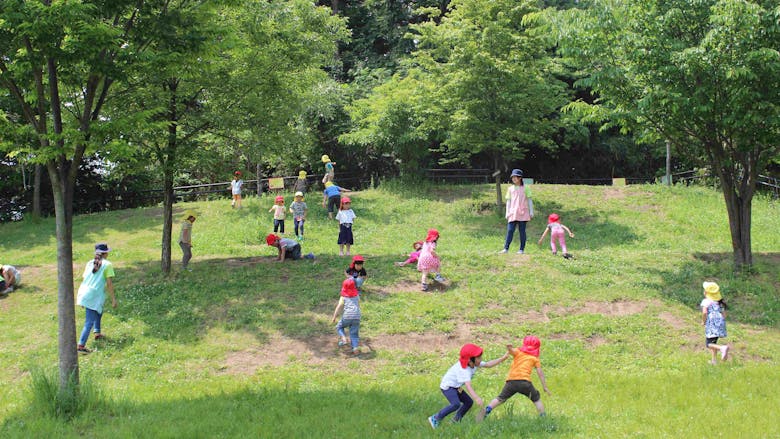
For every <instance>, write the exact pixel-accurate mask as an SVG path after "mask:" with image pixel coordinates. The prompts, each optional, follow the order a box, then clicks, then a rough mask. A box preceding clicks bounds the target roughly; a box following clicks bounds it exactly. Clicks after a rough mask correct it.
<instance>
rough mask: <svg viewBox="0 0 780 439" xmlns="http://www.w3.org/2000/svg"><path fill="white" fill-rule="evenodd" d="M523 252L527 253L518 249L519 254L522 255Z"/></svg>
mask: <svg viewBox="0 0 780 439" xmlns="http://www.w3.org/2000/svg"><path fill="white" fill-rule="evenodd" d="M523 253H525V252H524V251H522V250H518V251H517V254H518V255H522V254H523Z"/></svg>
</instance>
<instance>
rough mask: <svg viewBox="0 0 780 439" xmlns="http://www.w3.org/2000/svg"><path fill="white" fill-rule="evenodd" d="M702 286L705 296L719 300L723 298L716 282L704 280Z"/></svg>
mask: <svg viewBox="0 0 780 439" xmlns="http://www.w3.org/2000/svg"><path fill="white" fill-rule="evenodd" d="M701 286H702V287H703V288H704V296H705V297H707V298H708V299H710V300H714V301H716V302H717V301H718V300H721V299H722V298H723V297H722V296H721V295H720V287H719V286H718V284H716V283H715V282H704V283H703V284H701Z"/></svg>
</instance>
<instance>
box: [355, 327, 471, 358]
mask: <svg viewBox="0 0 780 439" xmlns="http://www.w3.org/2000/svg"><path fill="white" fill-rule="evenodd" d="M472 326H473V325H466V324H460V325H458V326H456V327H455V329H454V330H453V331H452V332H449V333H440V332H437V333H432V332H423V333H414V332H411V333H406V334H383V335H378V336H375V337H371V338H370V339H366V344H367V345H369V346H370V348H371V349H372V350H380V349H381V350H390V351H407V352H415V351H426V352H428V351H436V352H451V351H452V350H458V349H460V347H461V346H463V345H464V344H465V343H480V342H482V341H483V340H482V338H481V337H480V336H479V334H474V333H473V331H472Z"/></svg>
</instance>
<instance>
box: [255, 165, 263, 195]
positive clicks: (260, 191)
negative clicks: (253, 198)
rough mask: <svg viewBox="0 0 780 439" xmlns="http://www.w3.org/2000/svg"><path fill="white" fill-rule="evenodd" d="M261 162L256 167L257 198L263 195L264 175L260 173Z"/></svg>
mask: <svg viewBox="0 0 780 439" xmlns="http://www.w3.org/2000/svg"><path fill="white" fill-rule="evenodd" d="M260 172H261V171H260V163H258V164H257V168H256V174H257V198H260V197H261V196H263V182H262V179H263V175H262V174H261V173H260Z"/></svg>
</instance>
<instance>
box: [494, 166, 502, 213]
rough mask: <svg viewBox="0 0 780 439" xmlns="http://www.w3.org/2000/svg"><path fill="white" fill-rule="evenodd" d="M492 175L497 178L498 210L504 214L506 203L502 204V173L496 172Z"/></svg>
mask: <svg viewBox="0 0 780 439" xmlns="http://www.w3.org/2000/svg"><path fill="white" fill-rule="evenodd" d="M492 175H493V177H495V178H496V208H497V209H499V211H500V212H503V211H504V203H502V202H501V171H500V170H496V172H494V173H493V174H492Z"/></svg>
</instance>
